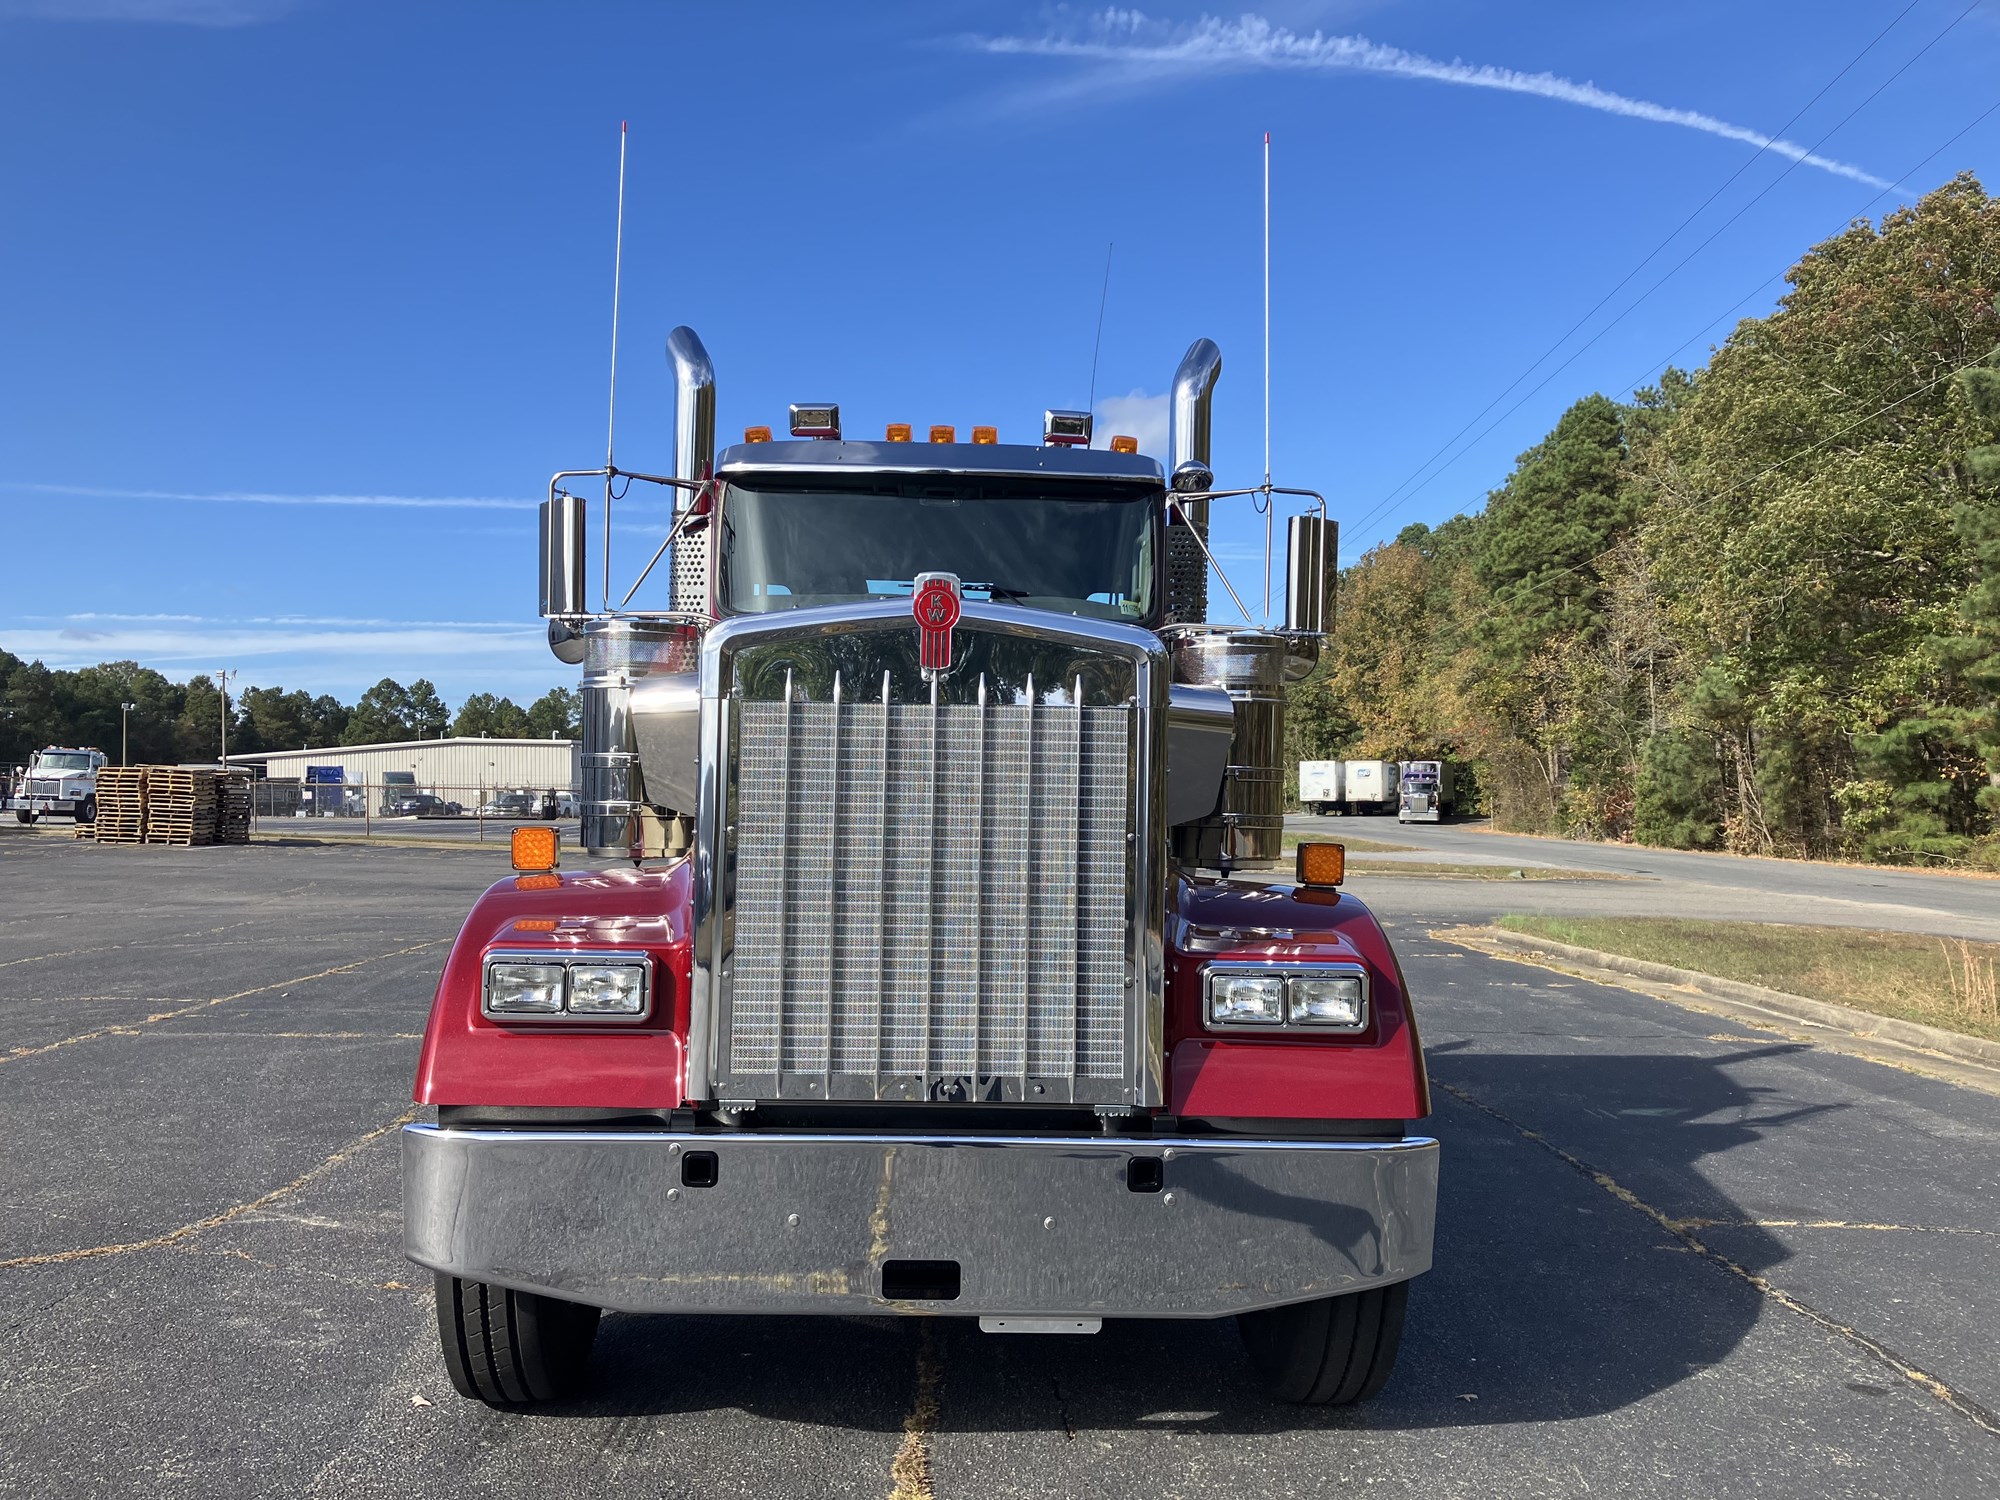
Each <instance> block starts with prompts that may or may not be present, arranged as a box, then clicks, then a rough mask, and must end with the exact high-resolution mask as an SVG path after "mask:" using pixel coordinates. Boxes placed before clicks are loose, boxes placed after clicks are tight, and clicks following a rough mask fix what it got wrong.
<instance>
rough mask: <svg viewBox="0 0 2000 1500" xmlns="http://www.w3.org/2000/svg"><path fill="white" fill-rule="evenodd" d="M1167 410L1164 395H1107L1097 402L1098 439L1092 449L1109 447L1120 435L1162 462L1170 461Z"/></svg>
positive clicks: (1132, 392)
mask: <svg viewBox="0 0 2000 1500" xmlns="http://www.w3.org/2000/svg"><path fill="white" fill-rule="evenodd" d="M1167 407H1168V398H1167V397H1165V396H1149V395H1147V394H1146V393H1145V392H1144V391H1142V390H1132V391H1128V392H1127V393H1126V394H1125V395H1123V396H1106V397H1105V398H1104V399H1103V400H1102V401H1100V402H1098V403H1097V424H1096V427H1095V429H1094V431H1095V435H1096V440H1095V442H1094V443H1093V445H1092V446H1094V447H1098V448H1108V447H1110V446H1111V439H1112V438H1113V437H1114V436H1115V435H1117V434H1120V433H1122V434H1124V435H1125V436H1127V437H1133V438H1137V439H1138V440H1139V451H1140V452H1141V453H1144V454H1146V455H1147V456H1148V457H1151V458H1157V459H1159V460H1160V462H1161V463H1165V462H1166V460H1167Z"/></svg>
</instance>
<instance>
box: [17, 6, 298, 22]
mask: <svg viewBox="0 0 2000 1500" xmlns="http://www.w3.org/2000/svg"><path fill="white" fill-rule="evenodd" d="M299 5H300V0H0V21H21V20H26V21H150V22H153V23H155V24H163V25H169V26H255V25H256V24H258V23H259V22H260V21H276V20H280V19H282V18H283V17H285V16H288V15H290V14H291V13H292V12H293V11H295V10H297V9H298V8H299Z"/></svg>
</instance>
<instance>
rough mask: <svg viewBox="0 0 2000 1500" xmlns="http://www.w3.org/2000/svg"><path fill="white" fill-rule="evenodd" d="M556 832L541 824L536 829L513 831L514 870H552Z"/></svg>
mask: <svg viewBox="0 0 2000 1500" xmlns="http://www.w3.org/2000/svg"><path fill="white" fill-rule="evenodd" d="M556 835H557V830H556V829H554V828H551V827H549V826H548V825H547V824H543V825H542V826H540V827H538V828H516V829H515V830H514V840H513V854H514V868H515V869H517V870H553V869H554V868H555V867H556V863H557V860H556V844H557V837H556Z"/></svg>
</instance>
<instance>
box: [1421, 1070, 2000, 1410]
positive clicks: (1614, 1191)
mask: <svg viewBox="0 0 2000 1500" xmlns="http://www.w3.org/2000/svg"><path fill="white" fill-rule="evenodd" d="M1431 1083H1432V1085H1433V1086H1434V1087H1436V1088H1440V1089H1443V1090H1444V1091H1445V1092H1446V1093H1447V1094H1449V1095H1451V1096H1452V1098H1454V1099H1456V1100H1458V1102H1459V1103H1461V1104H1463V1105H1466V1106H1467V1107H1468V1108H1471V1109H1476V1110H1478V1111H1479V1112H1480V1113H1481V1114H1483V1115H1486V1116H1488V1117H1489V1118H1491V1119H1494V1120H1497V1121H1499V1123H1501V1124H1502V1125H1505V1126H1506V1127H1507V1128H1508V1129H1509V1130H1512V1131H1513V1132H1514V1133H1515V1134H1517V1135H1519V1136H1520V1137H1521V1138H1522V1139H1523V1140H1525V1141H1527V1142H1529V1143H1530V1144H1531V1145H1535V1146H1539V1147H1540V1148H1541V1149H1542V1150H1544V1151H1546V1152H1548V1153H1549V1155H1551V1156H1553V1157H1555V1159H1556V1160H1557V1161H1560V1162H1561V1163H1563V1165H1565V1166H1567V1167H1569V1168H1570V1169H1571V1170H1572V1171H1574V1172H1577V1173H1579V1174H1581V1175H1582V1176H1584V1177H1587V1178H1588V1179H1589V1180H1590V1181H1592V1182H1594V1183H1595V1184H1597V1186H1598V1187H1600V1188H1602V1189H1603V1190H1604V1191H1605V1192H1607V1193H1609V1194H1610V1195H1611V1196H1612V1197H1614V1198H1616V1199H1617V1200H1618V1201H1619V1202H1620V1203H1623V1204H1624V1205H1625V1206H1626V1207H1627V1208H1630V1209H1632V1210H1633V1211H1635V1212H1637V1213H1640V1214H1643V1215H1645V1216H1646V1217H1647V1218H1648V1219H1651V1220H1652V1221H1653V1222H1654V1223H1655V1224H1657V1225H1659V1226H1660V1228H1662V1229H1664V1230H1666V1231H1667V1233H1669V1234H1671V1235H1672V1236H1673V1237H1674V1238H1675V1239H1677V1240H1679V1241H1680V1242H1681V1244H1682V1245H1683V1246H1685V1247H1686V1249H1687V1250H1688V1251H1690V1252H1692V1253H1693V1254H1695V1255H1698V1256H1700V1257H1701V1258H1702V1259H1703V1260H1706V1261H1708V1262H1710V1263H1711V1264H1713V1265H1716V1266H1720V1267H1721V1268H1722V1269H1723V1270H1725V1271H1727V1272H1728V1273H1729V1274H1730V1275H1732V1276H1734V1277H1736V1278H1737V1279H1739V1280H1740V1281H1743V1282H1745V1283H1746V1284H1748V1285H1749V1286H1751V1287H1752V1288H1754V1289H1755V1290H1756V1291H1757V1293H1758V1294H1759V1295H1760V1296H1762V1297H1764V1298H1766V1299H1767V1300H1769V1301H1771V1302H1775V1303H1776V1304H1778V1306H1780V1307H1783V1308H1785V1309H1787V1310H1789V1311H1791V1312H1794V1313H1797V1314H1798V1315H1799V1316H1800V1317H1802V1318H1804V1319H1806V1320H1807V1321H1808V1322H1810V1323H1816V1324H1818V1325H1819V1326H1820V1327H1821V1328H1823V1329H1825V1330H1826V1331H1827V1332H1828V1333H1831V1334H1833V1335H1835V1336H1836V1337H1838V1338H1840V1339H1842V1340H1843V1341H1845V1342H1846V1343H1849V1344H1851V1345H1853V1346H1854V1347H1855V1348H1857V1349H1859V1350H1860V1351H1861V1352H1862V1353H1863V1354H1865V1355H1867V1356H1868V1358H1870V1359H1872V1360H1873V1361H1875V1363H1877V1364H1879V1365H1882V1366H1883V1367H1885V1368H1887V1369H1889V1370H1892V1371H1894V1372H1895V1373H1896V1374H1897V1375H1899V1376H1901V1377H1902V1378H1903V1379H1904V1380H1906V1381H1908V1382H1909V1383H1910V1384H1911V1385H1914V1386H1915V1387H1917V1389H1919V1390H1921V1391H1923V1392H1924V1393H1925V1394H1926V1395H1929V1396H1932V1397H1934V1398H1936V1399H1937V1400H1938V1401H1940V1402H1942V1403H1943V1404H1944V1405H1945V1406H1947V1407H1949V1408H1950V1409H1951V1410H1952V1411H1954V1412H1956V1413H1957V1414H1958V1415H1959V1416H1961V1417H1963V1418H1965V1419H1966V1420H1967V1421H1968V1422H1970V1423H1972V1424H1973V1425H1974V1426H1975V1427H1978V1428H1979V1429H1980V1430H1982V1431H1983V1432H1986V1433H1988V1434H1989V1435H1991V1436H1993V1437H2000V1414H1996V1413H1994V1412H1993V1411H1991V1410H1989V1409H1988V1408H1987V1407H1985V1406H1982V1405H1981V1404H1980V1403H1979V1402H1977V1401H1974V1400H1973V1399H1972V1398H1971V1397H1970V1396H1967V1395H1964V1394H1962V1393H1961V1392H1959V1391H1955V1390H1953V1389H1952V1388H1951V1387H1950V1386H1949V1385H1947V1384H1945V1382H1944V1381H1942V1380H1940V1379H1938V1377H1937V1376H1935V1375H1933V1374H1931V1373H1930V1372H1929V1371H1928V1370H1924V1369H1922V1368H1920V1367H1918V1366H1917V1365H1914V1364H1912V1363H1910V1361H1909V1360H1907V1359H1905V1358H1904V1357H1903V1356H1902V1355H1900V1354H1898V1353H1897V1352H1896V1351H1895V1350H1893V1349H1891V1348H1890V1347H1889V1346H1888V1345H1887V1344H1884V1343H1883V1342H1881V1340H1879V1339H1876V1338H1873V1337H1871V1336H1870V1335H1868V1334H1865V1333H1863V1332H1861V1330H1859V1329H1858V1328H1851V1327H1849V1326H1848V1325H1847V1324H1845V1323H1843V1322H1841V1321H1840V1320H1839V1319H1838V1318H1835V1317H1833V1316H1832V1315H1830V1314H1828V1313H1824V1312H1821V1311H1820V1310H1819V1309H1818V1308H1816V1307H1814V1306H1813V1305H1812V1304H1811V1303H1809V1302H1806V1301H1804V1300H1803V1299H1802V1298H1800V1297H1797V1296H1795V1295H1794V1294H1792V1293H1791V1292H1788V1291H1786V1290H1785V1289H1784V1288H1783V1287H1781V1286H1778V1285H1776V1284H1775V1283H1773V1282H1771V1281H1770V1280H1768V1279H1767V1278H1765V1277H1763V1276H1760V1275H1758V1274H1757V1273H1756V1272H1755V1271H1752V1270H1751V1269H1750V1268H1749V1267H1747V1266H1745V1265H1742V1264H1740V1263H1739V1262H1737V1261H1734V1260H1731V1259H1730V1258H1729V1257H1728V1256H1726V1255H1724V1254H1723V1253H1722V1252H1721V1251H1719V1250H1717V1249H1715V1248H1714V1247H1712V1246H1710V1245H1708V1244H1705V1243H1704V1242H1703V1241H1702V1240H1701V1239H1699V1238H1698V1237H1697V1236H1696V1235H1695V1232H1694V1227H1693V1226H1695V1225H1697V1224H1701V1223H1703V1222H1704V1221H1702V1220H1698V1219H1676V1218H1674V1217H1673V1216H1672V1215H1670V1214H1668V1213H1665V1212H1664V1211H1662V1210H1660V1209H1657V1208H1655V1207H1653V1205H1652V1204H1650V1203H1648V1202H1647V1201H1646V1200H1645V1199H1643V1198H1641V1197H1640V1196H1639V1195H1638V1194H1637V1193H1635V1192H1633V1191H1632V1190H1631V1189H1630V1188H1628V1187H1626V1186H1625V1185H1624V1184H1622V1183H1620V1182H1619V1181H1618V1180H1617V1179H1616V1178H1614V1177H1612V1176H1611V1175H1610V1174H1609V1173H1608V1172H1603V1171H1600V1170H1599V1169H1598V1168H1596V1167H1594V1166H1592V1165H1591V1164H1590V1163H1589V1162H1587V1161H1585V1160H1583V1158H1581V1157H1579V1156H1574V1155H1572V1154H1571V1153H1570V1152H1568V1151H1565V1150H1564V1149H1563V1148H1562V1147H1560V1146H1558V1145H1556V1144H1555V1142H1553V1141H1551V1140H1550V1139H1549V1138H1548V1137H1547V1136H1545V1135H1543V1134H1542V1133H1541V1132H1540V1131H1538V1130H1530V1129H1529V1128H1528V1127H1527V1126H1525V1125H1523V1124H1521V1122H1520V1121H1518V1120H1516V1119H1514V1118H1512V1117H1511V1116H1509V1115H1506V1114H1503V1113H1501V1112H1500V1111H1499V1110H1497V1109H1495V1108H1494V1107H1493V1106H1492V1105H1490V1104H1488V1103H1486V1102H1485V1101H1484V1100H1481V1099H1479V1098H1476V1097H1475V1096H1474V1095H1473V1094H1471V1093H1470V1092H1468V1091H1467V1090H1465V1089H1462V1088H1460V1087H1459V1086H1458V1085H1456V1084H1451V1083H1446V1082H1444V1081H1443V1080H1442V1079H1439V1078H1437V1077H1435V1076H1434V1077H1433V1078H1432V1079H1431ZM1718 1227H1720V1226H1718Z"/></svg>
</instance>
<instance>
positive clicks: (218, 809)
mask: <svg viewBox="0 0 2000 1500" xmlns="http://www.w3.org/2000/svg"><path fill="white" fill-rule="evenodd" d="M215 841H216V842H217V843H218V844H247V843H249V842H250V778H249V777H248V776H243V775H231V776H225V777H223V778H222V780H221V783H220V784H219V785H218V787H217V788H216V799H215Z"/></svg>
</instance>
